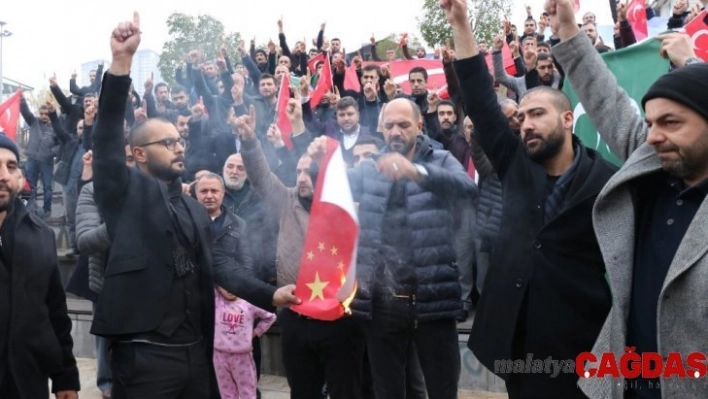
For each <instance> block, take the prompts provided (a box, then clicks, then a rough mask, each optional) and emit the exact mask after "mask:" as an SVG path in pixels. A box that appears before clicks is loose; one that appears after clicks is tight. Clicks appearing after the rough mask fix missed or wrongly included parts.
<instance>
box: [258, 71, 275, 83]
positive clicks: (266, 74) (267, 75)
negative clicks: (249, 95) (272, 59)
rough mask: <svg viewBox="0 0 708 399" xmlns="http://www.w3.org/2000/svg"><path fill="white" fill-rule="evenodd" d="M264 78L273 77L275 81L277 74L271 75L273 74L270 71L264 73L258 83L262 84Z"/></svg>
mask: <svg viewBox="0 0 708 399" xmlns="http://www.w3.org/2000/svg"><path fill="white" fill-rule="evenodd" d="M263 79H272V80H273V81H274V82H275V76H273V75H271V74H269V73H264V74H262V75H261V77H260V79H258V84H259V85H260V84H261V81H262V80H263Z"/></svg>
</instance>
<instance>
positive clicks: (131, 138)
mask: <svg viewBox="0 0 708 399" xmlns="http://www.w3.org/2000/svg"><path fill="white" fill-rule="evenodd" d="M156 122H162V123H166V124H168V125H172V124H173V123H172V122H170V121H169V120H167V119H166V118H162V117H156V118H150V119H148V120H146V121H142V122H138V123H136V124H135V125H133V127H132V128H131V129H130V132H129V133H128V143H129V144H130V148H134V147H140V146H141V145H143V144H144V143H145V141H147V139H146V137H147V136H148V130H149V128H150V126H151V125H152V124H153V123H156Z"/></svg>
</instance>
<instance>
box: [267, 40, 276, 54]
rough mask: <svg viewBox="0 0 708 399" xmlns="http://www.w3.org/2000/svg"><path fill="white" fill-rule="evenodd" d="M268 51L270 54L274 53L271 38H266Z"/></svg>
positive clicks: (273, 44)
mask: <svg viewBox="0 0 708 399" xmlns="http://www.w3.org/2000/svg"><path fill="white" fill-rule="evenodd" d="M268 51H269V52H270V53H271V54H275V43H274V42H273V39H268Z"/></svg>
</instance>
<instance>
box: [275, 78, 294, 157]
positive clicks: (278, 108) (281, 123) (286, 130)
mask: <svg viewBox="0 0 708 399" xmlns="http://www.w3.org/2000/svg"><path fill="white" fill-rule="evenodd" d="M289 100H290V75H289V74H287V73H284V74H283V79H282V81H281V82H280V90H278V102H277V103H276V105H275V118H276V124H277V125H278V129H280V134H281V135H282V138H283V142H284V143H285V146H286V147H288V149H292V148H293V142H292V141H291V140H290V135H292V134H293V124H292V123H290V119H288V114H287V112H286V110H287V109H288V101H289Z"/></svg>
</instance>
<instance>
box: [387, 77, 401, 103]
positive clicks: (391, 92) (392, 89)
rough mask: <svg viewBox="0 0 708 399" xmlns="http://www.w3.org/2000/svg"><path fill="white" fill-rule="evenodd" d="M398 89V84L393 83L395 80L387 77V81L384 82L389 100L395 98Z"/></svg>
mask: <svg viewBox="0 0 708 399" xmlns="http://www.w3.org/2000/svg"><path fill="white" fill-rule="evenodd" d="M396 91H398V88H397V87H396V84H395V83H393V80H392V79H386V83H384V93H386V96H387V97H388V99H389V100H393V99H394V98H395V97H396Z"/></svg>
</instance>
